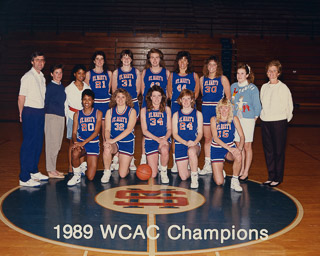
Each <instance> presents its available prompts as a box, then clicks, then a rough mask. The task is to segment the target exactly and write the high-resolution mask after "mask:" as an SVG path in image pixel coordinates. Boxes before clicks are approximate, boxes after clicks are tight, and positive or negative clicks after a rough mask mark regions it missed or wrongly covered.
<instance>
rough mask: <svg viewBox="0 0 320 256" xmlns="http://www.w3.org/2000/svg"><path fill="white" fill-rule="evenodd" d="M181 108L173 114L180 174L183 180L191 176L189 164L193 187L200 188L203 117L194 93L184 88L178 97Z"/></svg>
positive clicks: (173, 128) (173, 132) (174, 136)
mask: <svg viewBox="0 0 320 256" xmlns="http://www.w3.org/2000/svg"><path fill="white" fill-rule="evenodd" d="M177 102H178V103H179V105H181V110H178V111H177V112H176V113H174V114H173V118H172V134H173V138H174V139H175V141H176V147H175V155H176V161H177V167H178V172H179V176H180V178H181V179H182V180H186V179H188V178H189V177H190V172H189V170H188V164H189V165H190V168H191V188H198V187H199V183H198V156H199V154H200V149H201V148H200V140H201V138H202V135H203V118H202V114H201V112H199V111H197V110H196V109H195V108H194V106H195V96H194V93H193V92H192V91H190V90H188V89H184V90H182V92H181V93H180V96H179V97H178V99H177Z"/></svg>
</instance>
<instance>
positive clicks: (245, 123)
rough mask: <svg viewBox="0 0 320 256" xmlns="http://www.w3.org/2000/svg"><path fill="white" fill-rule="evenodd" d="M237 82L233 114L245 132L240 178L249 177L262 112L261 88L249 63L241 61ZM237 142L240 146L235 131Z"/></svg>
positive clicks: (233, 90)
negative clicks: (255, 134) (257, 124)
mask: <svg viewBox="0 0 320 256" xmlns="http://www.w3.org/2000/svg"><path fill="white" fill-rule="evenodd" d="M237 80H238V82H237V83H234V84H232V86H231V91H232V104H233V109H234V111H233V114H234V115H235V116H237V117H238V118H239V120H240V124H241V127H242V129H243V132H244V137H245V143H244V148H243V150H242V167H241V171H240V176H239V180H240V181H245V180H247V179H248V174H249V169H250V166H251V162H252V141H253V134H254V127H255V124H256V120H257V118H258V117H259V115H260V112H261V104H260V99H259V90H258V88H257V86H255V85H254V84H253V82H254V74H253V72H252V70H251V68H250V67H249V65H247V64H243V63H239V65H238V69H237ZM234 140H235V142H236V144H237V147H239V143H240V137H239V134H238V133H237V132H236V133H235V139H234Z"/></svg>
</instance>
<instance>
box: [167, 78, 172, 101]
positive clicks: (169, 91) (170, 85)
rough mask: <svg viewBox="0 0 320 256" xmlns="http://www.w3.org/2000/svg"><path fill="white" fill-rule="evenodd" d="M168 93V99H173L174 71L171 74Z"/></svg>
mask: <svg viewBox="0 0 320 256" xmlns="http://www.w3.org/2000/svg"><path fill="white" fill-rule="evenodd" d="M167 95H168V99H172V73H171V74H170V76H169V79H168V85H167Z"/></svg>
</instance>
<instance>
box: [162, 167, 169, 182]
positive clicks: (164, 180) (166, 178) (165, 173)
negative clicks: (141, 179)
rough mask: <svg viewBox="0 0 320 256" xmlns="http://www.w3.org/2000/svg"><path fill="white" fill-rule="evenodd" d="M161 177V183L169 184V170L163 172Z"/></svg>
mask: <svg viewBox="0 0 320 256" xmlns="http://www.w3.org/2000/svg"><path fill="white" fill-rule="evenodd" d="M160 177H161V183H169V178H168V173H167V170H165V171H163V170H161V172H160Z"/></svg>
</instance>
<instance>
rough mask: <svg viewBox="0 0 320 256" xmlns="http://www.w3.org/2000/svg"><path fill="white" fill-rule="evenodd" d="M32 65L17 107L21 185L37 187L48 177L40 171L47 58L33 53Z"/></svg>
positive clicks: (23, 82) (41, 54) (21, 89)
mask: <svg viewBox="0 0 320 256" xmlns="http://www.w3.org/2000/svg"><path fill="white" fill-rule="evenodd" d="M31 64H32V68H31V69H30V70H29V71H28V72H27V73H25V74H24V76H23V77H22V78H21V84H20V92H19V97H18V107H19V115H20V122H21V123H22V132H23V142H22V145H21V150H20V175H19V178H20V181H19V184H20V186H26V187H38V186H40V182H39V181H41V180H48V177H47V176H45V175H43V174H41V173H40V172H39V170H38V164H39V159H40V155H41V151H42V144H43V136H44V116H45V113H44V98H45V92H46V79H45V78H44V75H43V73H42V72H41V70H42V69H43V67H44V64H45V57H44V55H43V53H41V52H34V53H33V54H32V55H31Z"/></svg>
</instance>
